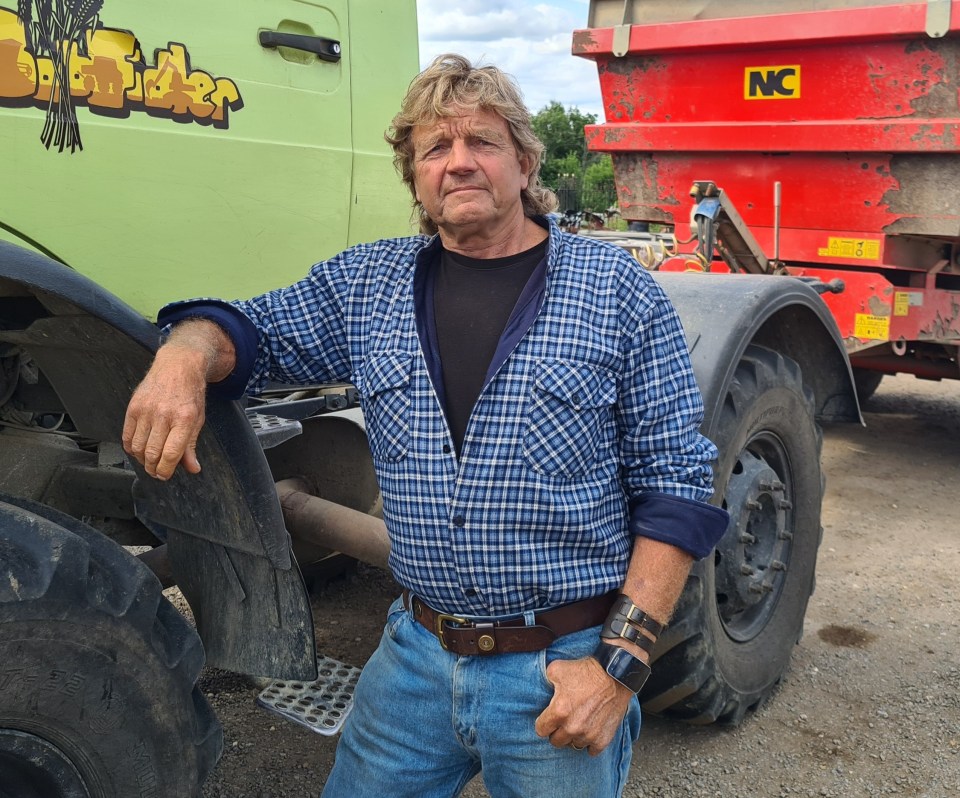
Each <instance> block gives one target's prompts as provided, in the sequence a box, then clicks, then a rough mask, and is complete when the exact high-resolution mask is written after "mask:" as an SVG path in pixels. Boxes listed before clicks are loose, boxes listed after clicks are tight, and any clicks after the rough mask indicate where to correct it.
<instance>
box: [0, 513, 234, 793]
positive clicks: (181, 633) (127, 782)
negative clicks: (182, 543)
mask: <svg viewBox="0 0 960 798" xmlns="http://www.w3.org/2000/svg"><path fill="white" fill-rule="evenodd" d="M203 659H204V657H203V649H202V646H201V643H200V639H199V637H198V636H197V634H196V633H195V632H194V631H193V629H192V628H191V627H190V626H189V624H188V623H187V622H186V621H185V620H184V618H183V617H182V616H181V615H180V614H179V613H178V612H177V611H176V610H175V609H174V608H173V606H172V605H171V604H170V603H169V602H168V601H167V600H166V599H165V598H164V597H163V595H162V593H161V590H160V584H159V582H157V580H156V578H155V577H154V576H153V574H152V573H151V572H150V571H149V570H148V569H147V568H146V566H144V565H143V564H142V563H140V562H138V561H137V560H136V558H135V557H133V556H131V555H130V554H128V553H127V552H126V551H124V550H123V549H122V548H121V547H119V546H117V545H116V544H115V543H113V542H111V541H110V540H108V539H107V538H105V537H104V536H103V535H101V534H100V533H98V532H96V531H95V530H93V529H91V528H90V527H87V526H86V525H84V524H82V523H80V522H79V521H76V520H75V519H73V518H70V517H69V516H66V515H63V514H62V513H59V512H57V511H54V510H51V509H50V508H48V507H44V506H42V505H37V504H34V503H31V502H26V501H23V500H21V499H13V498H10V497H2V500H0V798H13V797H14V796H15V797H16V798H129V797H130V796H134V795H137V796H153V797H154V798H167V797H168V796H169V798H175V797H176V798H184V796H198V795H199V794H200V784H201V783H202V781H203V779H204V778H205V777H206V776H207V775H208V774H209V773H210V771H211V770H212V769H213V767H214V765H215V764H216V762H217V759H218V758H219V756H220V753H221V751H222V749H223V734H222V731H221V729H220V726H219V724H218V722H217V720H216V718H215V717H214V715H213V712H212V710H211V709H210V707H209V705H208V704H207V702H206V700H205V699H204V698H203V696H202V695H201V693H200V692H199V691H198V690H197V689H196V687H195V681H196V678H197V675H198V674H199V672H200V669H201V667H202V665H203Z"/></svg>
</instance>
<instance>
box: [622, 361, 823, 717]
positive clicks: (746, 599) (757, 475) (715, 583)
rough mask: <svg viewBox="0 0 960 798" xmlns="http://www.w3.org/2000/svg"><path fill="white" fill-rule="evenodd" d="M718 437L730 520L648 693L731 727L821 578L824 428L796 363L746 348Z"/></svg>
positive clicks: (653, 705) (720, 492)
mask: <svg viewBox="0 0 960 798" xmlns="http://www.w3.org/2000/svg"><path fill="white" fill-rule="evenodd" d="M713 437H714V440H715V443H716V444H717V446H718V448H719V450H720V457H719V461H718V463H717V464H716V467H715V485H716V495H717V496H723V497H724V500H723V506H724V507H725V508H726V509H727V510H728V511H729V512H730V519H731V520H730V526H729V527H728V528H727V531H726V533H725V534H724V536H723V538H722V539H721V541H720V542H719V544H718V545H717V547H716V549H715V550H714V553H713V554H712V555H711V556H708V557H707V558H705V559H704V560H702V561H700V562H698V563H697V564H696V565H695V566H694V568H693V570H692V572H691V576H690V578H689V580H688V583H687V586H686V589H685V591H684V593H683V595H682V597H681V599H680V602H679V603H678V607H677V610H676V612H675V614H674V618H673V619H672V621H671V623H670V626H669V627H668V629H667V631H666V632H665V633H664V634H663V635H662V636H661V638H660V641H659V642H658V645H657V648H656V649H655V651H654V657H655V658H656V662H655V664H654V665H653V675H652V676H651V677H650V679H649V681H648V683H647V686H646V688H645V689H644V691H643V693H642V694H641V702H642V703H643V706H644V709H645V710H647V711H652V712H654V713H658V714H664V715H669V716H672V717H676V718H679V719H682V720H685V721H687V722H690V723H695V724H707V723H716V722H719V723H726V724H733V725H735V724H737V723H739V722H740V721H741V720H742V719H743V717H744V715H745V714H746V712H747V711H748V710H750V709H755V708H757V707H758V706H760V705H761V704H762V703H763V702H764V701H765V700H766V699H767V698H768V697H769V696H770V694H771V693H772V692H773V691H774V689H775V688H776V686H777V684H778V683H779V682H780V680H781V678H782V676H783V673H784V671H785V670H786V668H787V666H788V663H789V660H790V655H791V653H792V649H793V646H794V645H795V644H796V643H797V642H798V641H799V639H800V635H801V633H802V630H803V617H804V614H805V612H806V607H807V602H808V600H809V597H810V595H811V593H812V592H813V588H814V571H815V568H816V559H817V549H818V547H819V544H820V539H821V536H822V530H821V526H820V503H821V498H822V495H823V479H822V476H821V470H820V449H821V441H822V436H821V432H820V428H819V426H818V425H817V422H816V419H815V417H814V408H813V396H812V394H811V392H810V391H809V389H807V388H805V387H804V385H803V381H802V378H801V373H800V367H799V366H798V365H797V363H796V362H794V361H793V360H790V359H788V358H785V357H783V356H782V355H780V354H778V353H776V352H774V351H772V350H770V349H766V348H763V347H758V346H750V347H748V349H747V350H746V353H745V354H744V356H743V358H742V359H741V361H740V363H739V364H738V366H737V370H736V373H735V375H734V378H733V380H732V381H731V384H730V387H729V389H728V392H727V395H726V397H725V400H724V403H723V407H722V410H721V414H720V418H719V422H718V424H717V425H716V431H715V433H714V436H713Z"/></svg>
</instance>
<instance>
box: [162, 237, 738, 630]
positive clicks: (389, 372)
mask: <svg viewBox="0 0 960 798" xmlns="http://www.w3.org/2000/svg"><path fill="white" fill-rule="evenodd" d="M539 222H540V223H541V224H546V222H545V221H544V220H542V219H541V220H539ZM549 232H550V239H549V246H548V253H547V257H546V260H545V262H544V263H542V264H541V267H540V268H539V269H538V270H537V272H536V273H535V274H534V275H533V277H532V278H531V280H530V284H528V286H527V288H526V289H525V291H524V294H523V295H522V296H521V298H520V301H519V302H518V303H517V307H516V309H515V310H514V314H513V316H512V317H511V320H510V321H509V322H508V323H507V327H506V329H505V331H504V334H503V337H502V339H501V342H500V347H499V349H498V353H497V355H495V356H494V363H493V364H492V365H491V371H490V373H489V374H488V380H487V383H486V385H485V386H484V388H483V390H482V391H481V393H480V396H479V398H478V400H477V403H476V405H475V407H474V409H473V413H472V415H471V417H470V421H469V424H468V427H467V430H466V434H465V437H464V441H463V450H462V454H461V456H460V457H459V458H458V457H457V455H456V454H455V452H454V447H453V441H452V440H451V437H450V432H449V430H448V428H447V424H446V421H445V418H444V410H443V395H442V379H440V375H441V374H442V372H441V371H440V368H441V365H440V363H439V355H438V353H437V350H436V341H435V329H434V328H433V314H432V302H431V301H430V300H431V298H432V294H431V281H430V274H431V265H432V264H433V262H434V261H435V260H436V257H437V253H438V251H439V241H438V239H436V238H434V239H430V238H427V237H424V236H416V237H411V238H402V239H390V240H382V241H377V242H374V243H371V244H363V245H359V246H355V247H352V248H350V249H348V250H346V251H345V252H343V253H341V254H340V255H338V256H336V257H334V258H332V259H330V260H328V261H325V262H322V263H319V264H317V265H315V266H314V267H313V268H312V269H311V271H310V272H309V274H308V275H307V276H306V277H305V278H304V279H303V280H301V281H300V282H298V283H296V284H294V285H292V286H290V287H288V288H283V289H280V290H276V291H272V292H270V293H267V294H264V295H262V296H259V297H255V298H254V299H251V300H249V301H242V302H235V303H230V304H229V305H227V304H225V303H224V304H223V305H221V306H219V308H216V309H215V310H213V311H211V317H216V316H217V314H218V313H219V314H220V315H221V316H223V315H224V310H226V311H227V312H228V315H232V316H236V318H235V319H233V320H232V321H231V320H226V321H224V320H223V319H222V318H221V319H219V320H220V321H221V323H222V324H223V326H224V327H225V329H227V331H228V332H229V333H230V335H231V337H232V338H233V339H234V342H235V343H236V344H237V349H238V365H237V369H236V371H235V373H234V375H232V377H231V378H230V381H233V382H234V383H236V382H237V381H238V380H239V381H241V382H245V383H246V388H247V390H248V391H249V392H257V391H258V389H261V388H262V387H263V386H264V385H265V384H266V383H268V382H270V381H280V382H284V383H317V382H335V381H344V382H350V383H352V384H354V385H355V386H357V388H358V389H359V391H360V394H361V397H362V400H361V401H362V408H363V414H364V419H365V422H366V427H367V433H368V437H369V440H370V448H371V450H372V453H373V459H374V463H375V467H376V471H377V477H378V479H379V483H380V488H381V491H382V493H383V507H384V520H385V521H386V524H387V529H388V531H389V535H390V541H391V552H390V566H391V568H392V570H393V574H394V576H395V578H396V579H397V581H398V582H399V583H400V584H401V585H402V586H404V587H406V588H409V589H410V590H411V591H413V592H414V593H416V594H417V595H418V596H420V597H421V598H422V599H423V600H424V601H426V602H427V603H428V604H430V605H432V606H433V607H435V608H437V609H439V610H442V611H445V612H450V613H457V614H463V615H476V616H491V615H492V616H502V615H509V614H516V613H520V612H523V611H526V610H530V609H540V608H546V607H554V606H558V605H561V604H565V603H568V602H573V601H577V600H580V599H585V598H590V597H592V596H595V595H598V594H601V593H605V592H607V591H609V590H613V589H616V588H618V587H620V586H621V585H622V583H623V580H624V577H625V574H626V569H627V565H628V562H629V558H630V555H631V551H632V543H633V536H634V535H638V534H639V535H644V536H647V537H651V538H655V539H657V540H661V541H664V542H667V543H670V544H672V545H675V546H678V547H680V548H682V549H684V550H686V551H688V552H690V553H691V554H693V555H694V556H696V557H703V556H705V555H706V554H707V553H708V552H710V551H711V549H712V548H713V546H714V545H715V543H716V541H717V540H718V539H719V537H720V535H722V533H723V531H724V530H725V529H726V524H727V516H726V513H724V512H723V511H722V510H720V509H718V508H716V507H713V506H711V505H709V504H707V503H706V502H707V500H708V499H709V497H710V495H711V492H712V488H711V478H712V474H711V469H710V461H711V460H713V459H714V458H715V457H716V450H715V448H714V446H713V444H711V443H710V442H709V441H708V440H707V439H706V438H704V437H703V436H702V435H701V434H700V433H699V431H698V427H699V425H700V423H701V421H702V417H703V406H702V399H701V397H700V392H699V390H698V388H697V386H696V384H695V382H694V379H693V376H692V372H691V369H690V363H689V359H688V355H687V349H686V344H685V339H684V336H683V332H682V330H681V327H680V323H679V320H678V318H677V315H676V313H675V311H674V310H673V307H672V306H671V305H670V303H669V301H668V300H667V298H666V296H665V295H664V293H663V291H662V290H661V289H660V287H659V286H658V285H657V284H656V282H655V281H654V280H653V279H652V278H651V277H650V275H649V274H648V273H647V272H646V271H645V270H644V269H642V268H640V267H639V266H638V265H637V263H636V261H634V260H633V259H632V258H630V257H629V256H628V255H627V254H626V253H625V252H624V251H623V250H621V249H619V248H617V247H615V246H612V245H609V244H606V243H602V242H598V241H596V240H592V239H589V238H586V237H580V236H575V235H569V234H567V233H563V232H561V231H560V230H559V229H558V228H557V227H556V225H554V224H553V223H552V222H550V228H549ZM208 304H209V306H210V307H215V306H216V304H217V303H208ZM184 307H186V308H187V309H186V310H184V309H183V308H184ZM179 308H180V309H179V310H178V306H172V308H168V309H165V313H164V314H161V321H163V320H164V316H166V320H167V321H169V320H172V319H175V318H176V317H177V316H178V314H181V315H203V314H202V311H198V309H197V308H198V306H197V304H196V303H188V304H187V305H186V306H183V305H181V306H179ZM237 311H239V313H237ZM241 314H242V315H241ZM438 386H440V387H438ZM317 456H318V457H322V456H323V453H322V452H317Z"/></svg>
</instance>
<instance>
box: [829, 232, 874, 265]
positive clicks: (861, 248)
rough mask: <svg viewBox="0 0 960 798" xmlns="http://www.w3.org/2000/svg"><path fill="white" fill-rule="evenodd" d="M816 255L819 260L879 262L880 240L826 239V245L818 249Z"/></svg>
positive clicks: (831, 237)
mask: <svg viewBox="0 0 960 798" xmlns="http://www.w3.org/2000/svg"><path fill="white" fill-rule="evenodd" d="M817 254H818V255H819V256H820V257H821V258H846V259H848V260H880V239H878V238H834V237H833V236H830V237H829V238H828V239H827V245H826V246H825V247H820V249H818V250H817Z"/></svg>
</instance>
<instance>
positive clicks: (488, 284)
mask: <svg viewBox="0 0 960 798" xmlns="http://www.w3.org/2000/svg"><path fill="white" fill-rule="evenodd" d="M546 251H547V242H546V241H543V242H541V243H539V244H537V245H536V246H535V247H533V248H531V249H528V250H526V251H525V252H520V253H518V254H516V255H510V256H508V257H506V258H491V259H480V258H468V257H465V256H464V255H458V254H456V253H453V252H448V251H447V250H443V252H442V253H441V255H440V259H439V263H438V266H437V275H436V280H435V282H434V293H433V303H434V316H435V319H436V326H437V343H438V345H439V347H440V362H441V364H442V366H443V388H444V391H445V392H446V396H447V406H446V408H445V409H446V413H447V423H448V424H449V425H450V432H451V434H452V435H453V442H454V446H455V447H456V450H457V454H460V452H461V450H462V448H463V437H464V435H465V434H466V430H467V422H468V421H469V420H470V413H471V412H472V411H473V406H474V405H475V404H476V402H477V397H478V396H479V395H480V391H481V390H482V389H483V386H484V378H485V377H486V375H487V369H488V368H489V367H490V361H491V360H492V359H493V355H494V353H495V352H496V351H497V343H498V342H499V340H500V335H501V334H502V333H503V328H504V327H505V326H506V323H507V321H508V320H509V319H510V314H511V313H512V312H513V308H514V306H515V305H516V304H517V299H519V297H520V293H521V292H522V291H523V288H524V286H525V285H526V284H527V280H529V279H530V275H531V274H533V271H534V269H536V267H537V265H538V264H539V263H540V261H541V260H543V258H544V256H545V254H546Z"/></svg>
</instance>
